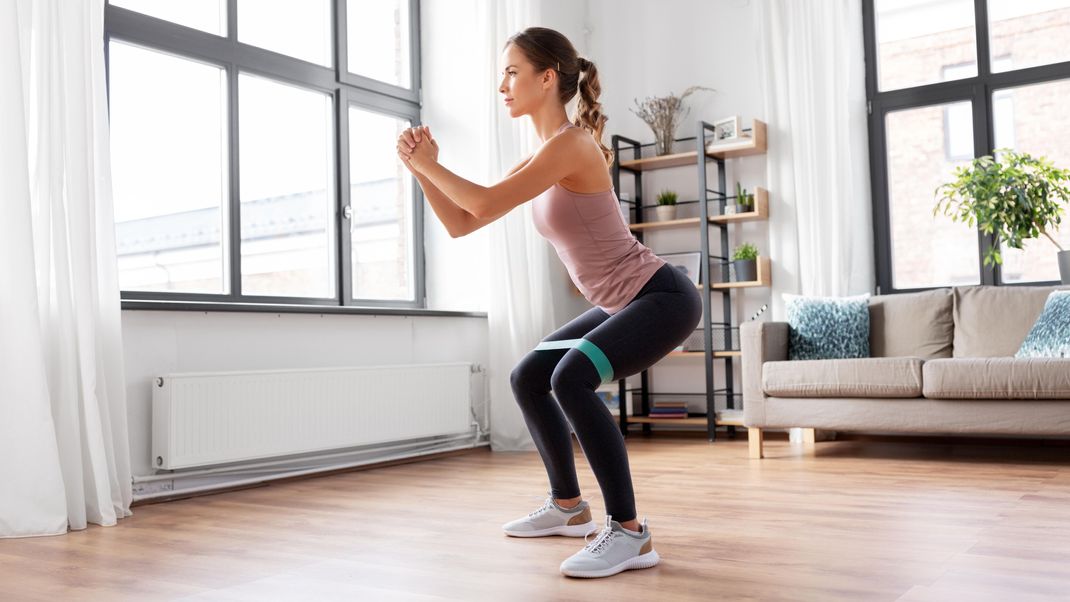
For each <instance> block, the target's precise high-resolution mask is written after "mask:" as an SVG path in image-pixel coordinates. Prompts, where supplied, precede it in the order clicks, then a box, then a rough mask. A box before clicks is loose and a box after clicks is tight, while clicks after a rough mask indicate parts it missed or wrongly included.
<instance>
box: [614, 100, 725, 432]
mask: <svg viewBox="0 0 1070 602" xmlns="http://www.w3.org/2000/svg"><path fill="white" fill-rule="evenodd" d="M696 125H697V130H698V131H697V135H696V136H693V137H689V138H677V139H676V142H689V141H693V143H694V144H695V149H696V151H697V152H696V160H695V166H696V167H697V169H698V190H700V191H705V193H706V194H703V197H705V198H703V199H699V200H693V201H682V202H677V205H682V204H690V203H698V204H699V215H700V217H699V225H698V228H699V235H700V239H701V242H700V249H699V253H700V256H699V271H700V276H699V282H700V283H701V284H702V286H701V287H700V288H699V290H700V291H702V330H703V351H704V361H703V366H704V368H705V372H706V375H705V376H706V391H705V392H704V393H703V392H698V393H653V392H651V391H650V386H649V375H648V371H649V369H647V370H643V371H642V372H641V373H640V376H639V378H640V386H639V387H632V388H628V387H627V384H626V379H620V380H619V381H618V386H619V399H620V404H619V418H620V429H621V433H622V434H623V435H624V436H625V437H627V436H628V426H629V422H628V411H627V410H628V404H627V392H628V391H639V408H638V411H636V410H637V409H636V408H633V409H632V411H633V413H634V414H633V415H635V416H644V417H645V416H649V415H650V397H651V396H653V395H673V396H679V395H703V396H705V398H706V414H705V417H706V438H707V439H708V440H709V441H710V442H713V441H716V439H717V427H718V424H717V421H716V409H715V404H716V400H717V398H718V397H724V398H725V399H726V404H725V405H726V408H727V409H730V410H735V409H736V400H737V399H740V401H742V399H741V397H742V394H741V393H736V392H735V389H734V387H735V383H734V382H733V380H734V372H733V364H732V360H733V359H734V358H733V356H730V355H726V356H723V357H715V356H714V349H713V330H714V325H715V324H716V325H717V330H720V331H722V332H723V333H724V334H723V336H724V339H725V340H724V342H723V344H722V346H721V349H723V350H734V349H733V348H732V330H733V329H738V326H733V322H732V295H731V289H727V288H722V289H714V288H712V287H711V286H710V260H711V259H717V260H718V263H719V264H720V267H721V281H722V282H728V281H729V261H728V258H729V257H730V250H729V239H728V225H729V224H727V223H720V222H710V221H709V217H710V215H709V204H710V202H711V201H713V202H716V203H719V204H720V213H721V214H724V206H725V204H726V203H727V201H728V199H729V198H734V195H732V196H729V195H728V194H727V188H728V186H727V174H726V173H725V159H724V158H721V157H713V156H710V155H708V154H706V146H707V144H708V143H709V142H710V141H712V134H713V132H714V130H715V128H714V126H713V125H711V124H709V123H706V122H705V121H702V120H699V121H698V122H697V124H696ZM707 132H709V135H708V134H707ZM612 145H613V156H614V159H615V160H614V161H613V170H612V171H613V189H614V190H616V191H617V192H618V194H619V193H620V190H621V187H620V178H621V172H622V171H624V172H627V173H628V174H630V175H631V176H632V177H633V178H634V179H633V182H634V189H635V199H634V200H629V201H624V202H626V203H629V204H630V205H631V207H630V208H629V212H630V213H631V218H630V219H629V220H628V221H629V224H641V223H644V222H643V211H642V210H643V209H646V208H649V207H654V206H656V205H644V204H643V170H642V169H634V168H631V167H627V166H621V157H622V150H624V151H627V150H628V149H629V148H630V149H631V151H632V155H633V157H632V158H633V159H643V158H644V157H643V156H642V149H643V148H646V147H652V146H654V144H653V143H650V144H642V143H640V142H639V141H637V140H633V139H631V138H627V137H625V136H621V135H617V134H614V135H613V137H612ZM710 162H712V163H714V164H716V166H717V188H715V189H711V188H710V187H709V184H710V183H709V178H708V177H707V173H706V168H707V167H708V164H709V163H710ZM679 167H683V166H679ZM709 194H712V195H713V198H710V196H708V195H709ZM711 226H712V227H716V228H718V231H719V234H720V240H719V242H720V251H719V254H711V253H710V244H711V240H710V227H711ZM643 234H644V233H643V229H639V230H638V231H636V232H635V235H636V237H637V238H638V239H639V242H643ZM715 291H716V292H720V293H721V305H722V318H721V321H719V322H714V321H713V316H712V309H713V301H712V299H711V296H712V295H711V294H712V293H713V292H715ZM718 359H719V360H722V361H723V362H724V374H725V376H724V380H725V382H724V387H721V388H717V387H716V386H715V383H714V361H715V360H718ZM693 414H695V413H688V417H692V415H693ZM698 416H701V414H695V417H698ZM665 423H666V424H671V423H672V422H671V420H668V419H667V420H666V422H665ZM651 426H652V425H651V424H650V423H648V422H644V423H642V429H643V433H644V434H648V433H650V431H651ZM725 426H726V427H727V429H728V434H729V437H734V436H735V432H736V430H735V425H725Z"/></svg>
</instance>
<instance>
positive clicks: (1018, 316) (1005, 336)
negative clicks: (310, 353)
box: [952, 286, 1066, 357]
mask: <svg viewBox="0 0 1070 602" xmlns="http://www.w3.org/2000/svg"><path fill="white" fill-rule="evenodd" d="M1065 288H1066V287H1053V286H956V287H955V288H954V293H953V294H954V297H955V341H954V348H953V350H952V356H953V357H1011V356H1013V355H1014V354H1015V353H1016V352H1017V351H1018V348H1019V347H1021V345H1022V341H1024V340H1025V335H1027V334H1028V333H1029V329H1030V328H1032V327H1033V323H1034V322H1036V320H1037V316H1039V315H1040V311H1041V310H1042V309H1043V308H1044V302H1045V301H1047V299H1048V295H1049V294H1051V292H1052V291H1053V290H1065Z"/></svg>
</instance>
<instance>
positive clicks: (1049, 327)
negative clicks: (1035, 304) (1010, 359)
mask: <svg viewBox="0 0 1070 602" xmlns="http://www.w3.org/2000/svg"><path fill="white" fill-rule="evenodd" d="M1014 357H1070V291H1053V292H1052V293H1051V294H1050V295H1048V300H1047V301H1046V302H1045V303H1044V311H1042V312H1040V317H1039V318H1037V321H1036V323H1035V324H1033V328H1032V329H1031V330H1030V331H1029V334H1028V335H1026V337H1025V341H1024V342H1023V343H1022V347H1021V348H1020V349H1019V350H1018V353H1015V354H1014Z"/></svg>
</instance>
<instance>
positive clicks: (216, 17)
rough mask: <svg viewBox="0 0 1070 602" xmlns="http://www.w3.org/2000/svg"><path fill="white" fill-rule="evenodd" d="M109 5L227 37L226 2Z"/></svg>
mask: <svg viewBox="0 0 1070 602" xmlns="http://www.w3.org/2000/svg"><path fill="white" fill-rule="evenodd" d="M108 4H111V5H112V6H120V7H122V8H127V9H130V10H136V11H137V12H139V13H142V14H145V15H149V16H150V17H156V18H157V19H166V20H168V21H171V22H172V23H177V24H179V25H185V26H186V27H193V28H195V29H200V30H201V31H207V32H208V33H214V34H215V35H217V36H225V35H227V3H226V1H225V0H169V1H164V2H161V1H160V0H109V2H108Z"/></svg>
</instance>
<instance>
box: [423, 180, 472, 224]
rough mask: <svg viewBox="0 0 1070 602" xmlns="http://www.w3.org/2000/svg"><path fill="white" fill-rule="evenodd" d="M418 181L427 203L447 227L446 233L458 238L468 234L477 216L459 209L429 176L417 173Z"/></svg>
mask: <svg viewBox="0 0 1070 602" xmlns="http://www.w3.org/2000/svg"><path fill="white" fill-rule="evenodd" d="M416 181H418V182H419V183H420V188H422V189H423V191H424V196H425V197H427V202H428V203H429V204H430V205H431V209H432V210H434V212H435V215H437V216H438V219H439V221H441V222H442V225H443V226H445V227H446V231H447V232H449V234H450V236H452V237H454V238H457V237H460V236H464V235H466V234H468V231H469V228H470V225H471V223H472V222H473V221H474V220H475V216H473V215H472V214H471V213H468V212H467V211H465V210H464V209H463V208H461V207H458V206H457V204H456V203H454V202H453V201H452V200H450V198H449V197H448V196H446V195H445V194H443V192H442V191H441V190H439V189H438V187H437V186H435V184H434V183H433V182H431V180H429V179H428V178H427V176H425V175H423V174H420V173H417V174H416Z"/></svg>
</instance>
